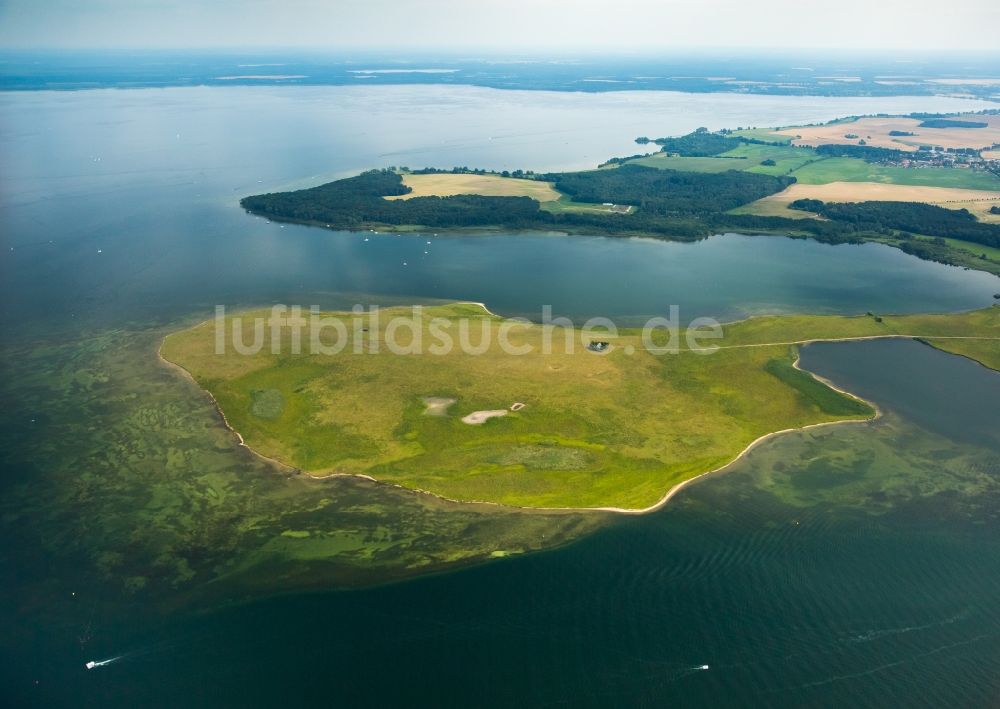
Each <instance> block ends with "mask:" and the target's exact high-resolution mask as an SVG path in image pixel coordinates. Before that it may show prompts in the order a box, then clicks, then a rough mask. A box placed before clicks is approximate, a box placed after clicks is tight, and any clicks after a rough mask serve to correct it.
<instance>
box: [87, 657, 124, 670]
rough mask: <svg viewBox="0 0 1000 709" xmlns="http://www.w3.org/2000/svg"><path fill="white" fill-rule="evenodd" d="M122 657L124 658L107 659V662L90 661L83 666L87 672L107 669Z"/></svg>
mask: <svg viewBox="0 0 1000 709" xmlns="http://www.w3.org/2000/svg"><path fill="white" fill-rule="evenodd" d="M124 657H125V656H124V655H118V656H117V657H109V658H108V659H107V660H91V661H90V662H88V663H87V664H86V665H84V667H86V668H87V669H88V670H93V669H95V668H97V667H107V666H108V665H111V664H114V663H115V662H118V660H121V659H122V658H124Z"/></svg>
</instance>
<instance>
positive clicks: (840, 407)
mask: <svg viewBox="0 0 1000 709" xmlns="http://www.w3.org/2000/svg"><path fill="white" fill-rule="evenodd" d="M247 315H254V314H246V315H244V316H243V320H242V321H241V323H242V324H241V328H242V331H243V335H244V342H250V341H252V340H253V331H252V330H253V325H252V321H251V320H250V319H249V318H248V317H247ZM256 315H259V316H262V317H264V316H266V315H267V313H266V312H264V313H256ZM393 315H397V316H400V317H404V318H411V317H412V315H411V311H410V310H409V309H398V310H384V311H382V313H381V317H380V318H379V321H378V322H372V321H368V322H366V323H364V324H365V325H366V326H367V327H369V328H370V331H369V332H367V333H361V332H360V327H359V328H358V329H355V328H354V316H352V315H351V314H349V313H331V314H329V317H332V318H335V319H336V320H338V321H340V322H342V323H343V324H344V325H345V327H346V329H347V330H346V331H347V333H348V338H349V339H350V340H351V341H350V342H349V343H348V345H347V347H346V349H345V350H344V351H342V352H341V353H340V354H336V355H319V354H317V355H309V354H291V341H290V334H289V333H288V328H284V330H283V333H282V339H281V343H280V344H281V346H280V347H279V354H272V353H271V344H272V343H271V342H270V335H271V333H270V328H264V338H263V345H264V346H263V349H262V350H261V351H260V352H259V353H258V354H255V355H240V354H238V353H236V352H235V351H234V349H233V348H232V347H229V348H228V349H229V351H228V352H227V353H226V354H224V355H218V354H215V324H214V322H211V321H210V322H207V323H203V324H201V325H198V326H196V327H194V328H191V329H188V330H184V331H182V332H178V333H174V334H172V335H170V336H168V337H167V338H166V339H165V340H164V343H163V346H162V350H161V352H162V354H163V356H164V357H165V358H166V359H167V360H169V361H171V362H174V363H176V364H178V365H180V366H182V367H183V368H185V369H186V370H187V371H189V372H190V373H191V374H192V376H193V377H194V378H195V380H196V381H198V382H199V384H201V385H202V386H203V387H204V388H205V389H207V390H208V391H209V392H211V393H212V395H213V396H214V397H215V398H216V400H217V401H218V404H219V406H220V408H221V410H222V411H223V412H224V413H225V415H226V417H227V419H228V421H229V423H230V425H231V426H232V427H233V428H234V429H235V430H237V431H239V432H240V434H241V435H242V436H243V437H244V439H245V441H246V443H247V444H248V445H249V446H251V447H252V448H254V449H255V450H256V451H258V452H260V453H262V454H263V455H266V456H269V457H273V458H276V459H278V460H281V461H283V462H285V463H287V464H289V465H291V466H293V467H296V468H300V469H302V470H304V471H306V472H309V473H312V474H316V475H326V474H330V473H353V474H364V475H370V476H372V477H374V478H376V479H379V480H383V481H388V482H393V483H397V484H399V485H402V486H405V487H409V488H414V489H421V490H427V491H430V492H434V493H436V494H439V495H442V496H444V497H449V498H453V499H459V500H469V501H474V500H477V501H490V502H498V503H502V504H508V505H520V506H527V507H599V506H616V507H624V508H630V509H635V508H643V507H647V506H649V505H652V504H654V503H655V502H657V501H658V500H659V499H660V498H661V497H662V496H663V495H664V494H665V493H666V492H667V491H668V490H669V489H670V488H671V487H672V486H674V485H676V484H678V483H680V482H682V481H684V480H687V479H690V478H692V477H694V476H697V475H699V474H701V473H703V472H705V471H707V470H712V469H715V468H718V467H720V466H722V465H724V464H725V463H727V462H729V461H730V460H732V459H733V458H734V457H735V456H737V455H738V454H739V453H740V452H741V451H742V450H743V449H744V448H745V447H746V446H747V445H749V444H750V443H751V442H752V441H753V440H755V439H757V438H758V437H760V436H763V435H765V434H767V433H770V432H773V431H777V430H783V429H787V428H797V427H801V426H805V425H809V424H814V423H821V422H828V421H839V420H854V419H861V418H865V417H866V416H868V415H870V411H869V410H868V409H867V407H864V406H862V405H859V403H858V402H857V401H856V400H854V399H852V398H851V397H846V396H843V395H841V394H839V393H837V392H834V391H833V390H830V389H828V388H827V387H825V386H824V385H820V384H818V383H816V382H815V380H813V379H812V378H811V377H808V375H805V374H803V373H796V372H797V370H794V369H792V362H793V361H794V359H795V356H796V346H795V345H794V344H789V343H794V342H796V341H799V340H805V339H828V338H839V337H858V336H879V335H885V334H901V333H902V334H911V335H921V336H924V337H932V336H936V337H942V336H949V335H961V336H968V335H979V336H997V337H1000V308H992V309H988V310H986V311H977V312H975V313H968V314H956V315H946V316H906V317H899V318H895V317H885V318H884V319H883V321H882V322H877V321H876V320H875V318H873V317H856V318H843V317H821V316H795V317H770V318H755V319H751V320H747V321H744V322H742V323H734V324H731V325H727V326H726V327H725V328H724V331H725V337H724V338H723V339H722V340H721V341H718V342H720V343H721V344H722V346H723V347H722V349H720V350H718V351H717V352H716V353H714V354H711V355H702V354H699V353H695V352H691V351H681V352H680V353H679V354H676V355H660V356H657V355H654V354H652V353H650V352H648V351H647V350H646V349H645V348H644V347H643V346H642V343H641V339H640V336H639V333H637V332H634V331H623V332H621V333H620V336H619V337H618V338H617V339H614V340H612V346H611V348H610V351H609V352H608V353H607V354H595V353H592V352H589V351H588V350H587V349H586V347H584V346H583V341H582V340H583V338H581V337H580V333H579V332H577V331H573V330H560V329H556V331H555V333H554V334H555V336H554V337H552V342H553V346H552V352H551V354H542V351H541V350H542V342H543V337H544V329H543V328H542V327H541V326H540V325H527V324H519V325H517V326H515V327H513V328H512V329H511V330H510V332H509V340H510V342H511V344H513V345H515V346H523V345H529V346H531V347H532V348H533V352H532V353H531V354H525V355H520V356H516V355H510V354H505V353H504V352H503V351H502V349H501V348H500V347H499V345H498V334H499V329H500V327H501V325H502V323H503V322H504V321H502V320H501V319H500V318H498V317H495V316H491V315H488V314H486V313H485V312H484V311H483V310H482V309H481V308H480V307H479V306H475V305H470V304H453V305H448V306H440V307H433V308H431V307H428V308H425V309H424V311H423V313H422V320H421V321H419V322H418V323H413V327H412V329H407V328H406V327H403V328H400V327H399V325H397V326H395V328H396V329H394V330H393V331H392V332H390V329H389V328H390V325H389V324H388V323H389V322H390V318H391V316H393ZM432 318H442V320H441V321H439V324H440V323H446V324H447V323H450V324H448V325H446V326H447V327H449V328H452V329H451V330H450V333H451V336H452V337H453V338H457V334H456V332H455V330H456V329H457V326H456V327H452V326H454V325H455V324H456V319H457V318H466V319H467V320H468V322H469V324H470V325H471V335H470V338H469V339H470V341H471V342H472V343H473V344H477V343H482V342H483V338H485V337H487V336H488V337H489V342H488V344H487V345H486V346H485V347H484V348H483V352H482V353H481V354H478V355H472V354H465V353H463V352H460V351H459V348H457V347H456V348H453V351H450V352H448V353H447V354H438V355H435V354H430V353H426V354H423V355H416V354H410V355H403V354H393V353H391V352H390V351H388V349H387V347H386V346H385V345H386V343H387V340H388V338H394V339H395V340H396V341H397V342H399V343H400V344H402V345H404V346H405V345H412V344H413V342H414V340H413V337H414V336H415V334H414V333H419V336H420V337H421V338H423V342H424V343H426V345H427V346H429V345H430V344H433V343H435V342H439V339H438V336H437V335H435V334H434V333H433V331H431V330H430V321H431V319H432ZM228 322H229V324H230V325H232V319H231V318H230V319H229V320H228ZM397 322H399V321H397ZM402 322H405V320H404V321H402ZM412 322H413V321H412V320H411V323H412ZM393 332H395V333H397V334H398V333H399V332H402V333H404V335H403V336H401V337H398V338H396V337H395V335H393V334H392V333H393ZM351 333H355V334H356V336H357V338H358V340H357V341H355V340H354V335H352V334H351ZM332 334H333V333H332V328H328V330H327V335H329V336H332ZM567 334H568V335H570V336H571V337H573V338H574V342H575V348H574V349H573V350H572V351H571V350H570V349H568V348H567V345H566V341H565V339H564V337H565V335H567ZM609 339H610V338H609ZM304 340H305V342H304V344H305V343H308V338H304ZM323 342H324V343H325V344H328V345H329V344H332V339H331V338H330V337H327V338H326V339H323ZM372 342H375V343H378V344H379V345H380V346H379V348H378V351H377V352H374V351H371V350H372ZM714 342H715V341H713V344H714ZM945 342H948V341H945ZM956 342H957V341H956ZM355 344H357V345H358V346H359V347H360V350H361V351H362V352H364V353H363V354H352V352H353V351H354V348H355ZM628 346H632V347H633V348H635V349H634V353H632V354H630V353H629V350H628V349H627V348H628ZM996 347H998V345H997V343H996V342H993V343H992V344H991V345H990V346H988V347H986V348H985V349H987V350H988V351H987V355H988V356H990V357H992V355H991V354H990V353H991V352H992V351H993V348H996ZM306 349H308V347H306ZM262 392H267V393H264V394H262ZM429 397H433V398H438V399H454V400H455V401H454V403H453V404H451V405H450V406H449V407H448V408H447V411H446V412H445V413H444V414H443V415H439V416H427V415H425V411H426V409H427V404H426V402H427V400H428V398H429ZM515 402H523V403H524V404H526V405H525V407H524V408H522V409H520V410H517V411H512V410H510V409H511V406H512V404H514V403H515ZM501 409H506V410H507V411H508V413H507V414H505V415H504V416H503V417H497V418H492V419H490V420H488V421H486V422H485V423H483V424H482V425H477V426H470V425H466V424H464V423H462V421H461V418H462V417H463V416H467V415H468V414H470V413H472V412H474V411H491V410H501Z"/></svg>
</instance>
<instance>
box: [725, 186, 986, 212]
mask: <svg viewBox="0 0 1000 709" xmlns="http://www.w3.org/2000/svg"><path fill="white" fill-rule="evenodd" d="M797 199H818V200H820V201H822V202H872V201H880V202H923V203H925V204H934V205H937V206H939V207H946V208H949V209H968V210H969V211H970V212H974V213H977V214H980V213H983V212H986V213H988V212H989V208H990V207H991V206H993V205H1000V190H997V191H985V190H966V189H955V188H951V187H927V186H921V185H894V184H885V183H875V182H829V183H826V184H820V185H816V184H804V183H801V182H799V183H796V184H794V185H791V186H790V187H788V188H787V189H785V190H783V191H782V192H779V193H778V194H774V195H770V196H768V197H764V198H763V199H760V200H757V201H756V202H753V203H751V204H748V205H745V206H744V207H741V208H740V210H739V211H738V212H736V213H740V214H759V215H766V216H784V217H793V218H795V217H799V216H801V215H803V214H805V213H804V212H802V211H801V210H795V209H788V208H787V207H788V205H789V204H791V203H792V202H794V201H795V200H797Z"/></svg>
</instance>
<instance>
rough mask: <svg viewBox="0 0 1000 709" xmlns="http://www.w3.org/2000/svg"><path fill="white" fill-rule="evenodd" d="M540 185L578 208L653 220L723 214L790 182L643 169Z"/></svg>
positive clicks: (560, 177) (575, 175)
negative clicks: (616, 207) (623, 210)
mask: <svg viewBox="0 0 1000 709" xmlns="http://www.w3.org/2000/svg"><path fill="white" fill-rule="evenodd" d="M546 179H550V180H552V181H553V182H555V186H556V189H557V190H559V191H560V192H562V193H564V194H568V195H570V196H571V197H572V198H573V199H575V200H576V201H578V202H591V203H596V204H601V203H604V202H612V203H614V204H632V205H636V206H637V207H639V211H640V213H644V214H649V215H657V216H666V215H670V214H704V213H707V212H725V211H727V210H730V209H734V208H736V207H739V206H741V205H744V204H749V203H750V202H754V201H756V200H758V199H760V198H762V197H766V196H768V195H771V194H775V193H777V192H780V191H781V190H783V189H785V188H786V187H788V185H790V184H792V183H793V182H795V179H794V178H791V177H773V176H771V175H759V174H756V173H752V172H739V171H736V170H729V171H727V172H720V173H703V172H680V171H677V170H659V169H657V168H653V167H646V166H644V165H622V166H621V167H620V168H618V169H617V170H596V171H591V172H567V173H555V174H551V175H546Z"/></svg>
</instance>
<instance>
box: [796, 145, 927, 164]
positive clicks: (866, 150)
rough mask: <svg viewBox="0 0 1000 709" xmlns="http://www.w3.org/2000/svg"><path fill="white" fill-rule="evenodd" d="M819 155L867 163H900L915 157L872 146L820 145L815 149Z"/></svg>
mask: <svg viewBox="0 0 1000 709" xmlns="http://www.w3.org/2000/svg"><path fill="white" fill-rule="evenodd" d="M814 150H815V151H816V154H817V155H821V156H823V157H825V158H860V159H862V160H864V161H865V162H872V163H878V162H898V161H899V160H902V159H904V158H911V157H913V153H905V152H903V151H902V150H894V149H892V148H876V147H875V146H872V145H819V146H817V147H816V148H814Z"/></svg>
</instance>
